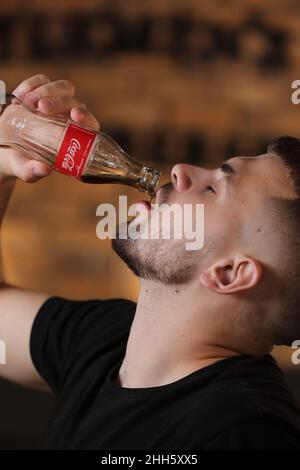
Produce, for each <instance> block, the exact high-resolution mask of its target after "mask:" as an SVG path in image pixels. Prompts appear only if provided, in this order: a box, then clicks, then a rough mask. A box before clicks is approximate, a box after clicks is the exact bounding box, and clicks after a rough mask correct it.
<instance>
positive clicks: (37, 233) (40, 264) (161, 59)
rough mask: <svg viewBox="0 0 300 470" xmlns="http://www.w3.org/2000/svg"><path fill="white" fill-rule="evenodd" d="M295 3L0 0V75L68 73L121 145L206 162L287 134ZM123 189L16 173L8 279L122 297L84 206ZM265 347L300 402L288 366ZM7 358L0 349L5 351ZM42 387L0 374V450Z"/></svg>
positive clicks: (168, 159)
mask: <svg viewBox="0 0 300 470" xmlns="http://www.w3.org/2000/svg"><path fill="white" fill-rule="evenodd" d="M299 21H300V4H299V3H298V2H295V1H294V0H264V2H260V1H258V0H252V1H248V0H244V1H243V2H240V1H238V0H210V1H209V2H199V0H185V1H184V2H183V1H182V0H126V2H124V1H122V0H85V1H84V2H83V1H80V0H64V1H59V0H43V1H42V0H27V1H26V5H24V2H23V1H21V0H10V1H9V2H1V3H0V79H2V80H4V81H5V82H6V84H7V88H8V89H9V90H13V89H14V88H15V87H16V85H17V84H18V83H19V82H20V81H22V80H24V79H25V78H28V77H30V76H31V75H34V74H37V73H44V74H47V75H48V76H49V77H50V78H52V79H53V80H57V79H62V78H64V79H68V80H71V81H72V82H73V83H74V85H75V86H76V90H77V92H76V94H77V97H79V98H80V99H81V100H82V101H84V102H85V103H86V104H87V106H88V107H89V108H90V109H91V110H92V111H93V113H94V114H95V115H96V116H97V117H98V118H99V120H100V122H101V124H102V129H103V130H105V131H106V132H107V133H109V134H111V135H112V136H113V137H114V138H115V139H116V140H117V141H118V142H119V143H120V144H121V145H122V146H123V147H124V148H125V149H126V151H128V152H129V153H130V154H131V155H133V156H134V157H135V158H136V159H137V160H139V161H140V162H143V163H145V164H148V165H153V166H155V167H158V168H160V169H161V170H162V171H163V174H164V181H167V180H168V178H169V172H170V169H171V167H172V166H173V165H174V164H175V163H176V162H190V163H194V164H199V165H207V166H209V167H214V166H217V165H218V164H219V163H220V161H222V160H224V159H226V158H229V157H231V156H234V155H256V154H259V153H262V152H264V151H265V149H266V145H267V143H268V142H269V141H270V140H272V139H273V138H275V137H277V136H279V135H284V134H290V135H295V136H298V137H299V136H300V131H299V121H300V119H299V118H300V106H299V107H298V106H296V105H293V104H292V103H291V94H292V90H291V83H292V81H293V80H296V79H300V67H299V66H300V28H299ZM119 194H128V195H129V197H130V203H131V202H134V201H137V200H138V199H139V198H140V196H139V194H138V193H137V191H135V190H133V189H129V188H127V187H125V186H123V187H121V186H113V185H112V186H109V185H107V186H106V185H105V186H101V185H100V186H93V185H84V184H83V183H79V182H77V181H75V180H72V179H71V178H67V177H65V176H62V175H58V174H55V175H53V176H51V177H50V178H48V179H47V180H45V181H42V182H40V183H38V184H36V185H32V186H31V185H25V184H23V183H21V182H18V184H17V188H16V191H15V193H14V196H13V199H12V201H11V203H10V206H9V210H8V214H7V217H6V218H5V223H4V226H3V238H2V248H3V253H4V264H5V269H6V274H7V277H8V280H9V282H11V283H15V284H17V285H19V286H22V287H26V288H29V289H34V290H41V291H46V292H48V293H50V294H55V295H62V296H65V297H69V298H73V299H90V298H110V297H126V298H130V299H133V300H136V296H137V289H138V285H137V281H136V279H135V278H134V277H133V275H131V273H130V272H129V270H128V269H127V268H126V267H125V265H123V264H122V262H121V261H120V260H119V259H118V258H117V257H116V255H114V254H113V253H112V251H111V249H110V242H108V241H107V242H106V241H100V240H98V239H97V238H96V224H97V221H98V220H97V217H96V208H97V206H98V205H99V204H100V203H102V202H112V203H116V204H117V202H118V196H119ZM291 354H292V350H291V349H289V348H279V349H278V350H276V352H275V355H276V357H277V359H278V360H279V362H280V364H281V365H282V367H283V368H284V371H285V374H286V376H287V379H288V381H289V382H290V384H291V387H292V389H293V391H294V394H295V396H296V398H297V399H298V401H299V403H300V365H299V366H294V365H292V363H291ZM8 360H9V357H8ZM51 408H52V400H51V397H49V396H48V395H45V394H38V393H33V392H30V391H27V390H23V389H21V388H19V387H17V386H14V385H11V384H6V383H3V382H1V383H0V448H1V449H26V448H27V449H30V448H31V449H32V448H35V447H36V446H37V441H38V436H39V435H40V433H41V430H42V429H43V427H44V426H45V424H46V422H47V419H48V416H49V413H50V411H51Z"/></svg>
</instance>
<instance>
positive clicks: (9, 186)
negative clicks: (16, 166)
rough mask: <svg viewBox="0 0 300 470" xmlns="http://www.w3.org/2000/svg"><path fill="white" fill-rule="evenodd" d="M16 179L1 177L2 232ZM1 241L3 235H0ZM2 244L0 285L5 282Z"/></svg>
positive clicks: (0, 212) (0, 218)
mask: <svg viewBox="0 0 300 470" xmlns="http://www.w3.org/2000/svg"><path fill="white" fill-rule="evenodd" d="M15 183H16V178H14V177H5V176H1V175H0V230H1V228H2V221H3V218H4V214H5V212H6V208H7V206H8V203H9V200H10V197H11V195H12V192H13V189H14V187H15ZM0 240H1V235H0ZM1 246H2V243H0V285H1V284H3V283H4V282H5V278H4V273H3V267H2V251H1Z"/></svg>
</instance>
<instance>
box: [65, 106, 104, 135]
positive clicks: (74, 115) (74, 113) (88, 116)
mask: <svg viewBox="0 0 300 470" xmlns="http://www.w3.org/2000/svg"><path fill="white" fill-rule="evenodd" d="M70 114H71V119H72V120H73V121H75V122H77V123H78V124H81V125H83V126H87V127H91V128H92V129H95V131H97V132H98V131H99V129H100V124H99V122H98V121H97V119H96V118H95V116H93V114H92V113H91V112H90V111H88V110H87V109H81V108H78V107H75V108H72V109H71V113H70Z"/></svg>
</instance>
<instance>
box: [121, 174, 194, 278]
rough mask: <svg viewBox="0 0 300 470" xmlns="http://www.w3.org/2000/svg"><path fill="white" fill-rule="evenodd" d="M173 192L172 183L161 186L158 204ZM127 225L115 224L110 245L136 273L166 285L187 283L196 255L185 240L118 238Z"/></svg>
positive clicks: (162, 202) (192, 276)
mask: <svg viewBox="0 0 300 470" xmlns="http://www.w3.org/2000/svg"><path fill="white" fill-rule="evenodd" d="M172 191H173V185H172V184H171V183H168V184H166V185H164V186H162V187H161V189H160V200H159V204H160V205H161V204H164V203H167V202H168V200H169V196H170V194H171V192H172ZM129 224H130V223H129V222H127V223H125V225H126V227H124V226H119V227H118V231H117V234H116V238H114V239H113V240H112V248H113V250H114V251H115V253H116V254H117V255H118V256H119V257H120V258H121V259H122V260H123V261H124V262H125V263H126V264H127V266H128V267H129V269H131V271H133V273H134V274H135V275H136V276H138V277H139V278H140V279H148V280H152V281H157V282H160V283H163V284H166V285H179V284H188V283H189V282H191V281H192V280H193V279H194V277H195V274H196V271H197V269H196V268H197V265H198V263H199V254H198V255H197V254H196V253H195V251H187V250H186V249H185V243H186V240H184V239H180V240H178V239H170V240H166V239H151V238H148V239H141V238H136V239H133V238H130V237H129V238H128V237H127V238H120V237H119V234H120V233H121V232H123V233H124V229H125V231H126V230H127V229H128V226H129ZM122 225H123V224H122Z"/></svg>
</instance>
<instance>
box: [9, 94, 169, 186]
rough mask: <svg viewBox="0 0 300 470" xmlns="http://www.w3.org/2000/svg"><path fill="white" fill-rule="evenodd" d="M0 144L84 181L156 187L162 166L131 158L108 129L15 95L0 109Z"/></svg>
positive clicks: (10, 96)
mask: <svg viewBox="0 0 300 470" xmlns="http://www.w3.org/2000/svg"><path fill="white" fill-rule="evenodd" d="M0 146H2V147H12V148H15V149H17V150H20V151H22V152H23V153H24V154H26V155H27V156H28V157H29V158H31V159H32V158H34V159H36V160H40V161H42V162H43V163H46V164H47V165H48V166H50V167H52V168H53V169H54V170H56V171H59V172H60V173H64V174H65V175H68V176H73V177H75V178H76V179H78V180H80V181H82V182H84V183H119V184H126V185H129V186H134V187H136V188H137V189H139V190H140V191H146V192H148V193H149V194H150V195H153V194H154V193H155V190H156V187H157V184H158V180H159V176H160V172H159V171H158V170H157V169H153V168H148V167H145V166H142V165H140V164H139V163H137V162H135V161H134V160H132V159H131V158H130V157H129V156H128V155H127V154H126V152H124V151H123V150H122V149H121V147H120V146H119V145H118V144H117V143H116V142H115V141H114V140H113V139H111V138H110V137H109V136H108V135H106V134H105V133H104V132H96V131H95V130H93V129H90V128H87V127H84V126H79V125H77V124H75V123H74V122H72V121H71V120H68V119H65V118H63V117H52V116H46V115H44V114H42V113H40V112H38V111H36V110H34V109H32V108H30V107H29V106H27V105H26V104H24V103H22V102H21V101H20V100H18V99H17V98H15V97H14V96H13V95H8V96H7V103H6V104H5V105H1V110H0Z"/></svg>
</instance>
